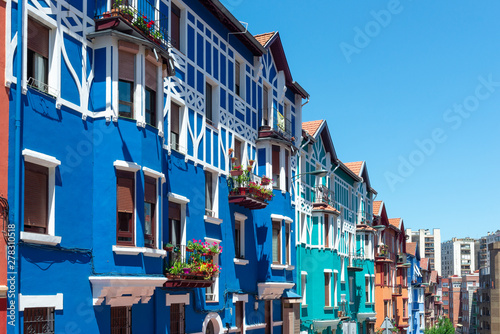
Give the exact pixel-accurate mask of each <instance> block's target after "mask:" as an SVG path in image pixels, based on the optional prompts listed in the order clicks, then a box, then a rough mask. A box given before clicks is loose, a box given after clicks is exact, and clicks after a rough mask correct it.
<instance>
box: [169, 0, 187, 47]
mask: <svg viewBox="0 0 500 334" xmlns="http://www.w3.org/2000/svg"><path fill="white" fill-rule="evenodd" d="M171 3H173V4H175V5H176V6H177V7H178V8H179V9H180V10H181V17H180V22H179V39H180V40H179V49H176V48H174V47H172V50H177V51H178V52H180V53H182V54H184V55H186V54H187V28H188V24H187V9H186V6H185V5H183V4H182V3H181V2H180V1H176V0H172V1H171ZM168 14H169V15H170V16H169V20H168V26H169V31H172V20H171V19H170V18H171V17H172V7H169V13H168ZM169 37H170V36H169Z"/></svg>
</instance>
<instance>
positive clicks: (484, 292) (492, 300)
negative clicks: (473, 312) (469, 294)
mask: <svg viewBox="0 0 500 334" xmlns="http://www.w3.org/2000/svg"><path fill="white" fill-rule="evenodd" d="M488 252H489V259H490V260H489V263H490V265H489V267H486V268H481V270H480V272H479V290H478V293H477V294H478V309H479V315H478V322H479V331H478V333H479V334H483V333H484V334H486V333H500V289H498V288H497V287H499V286H500V241H497V242H493V243H491V244H489V245H488Z"/></svg>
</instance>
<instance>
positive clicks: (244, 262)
mask: <svg viewBox="0 0 500 334" xmlns="http://www.w3.org/2000/svg"><path fill="white" fill-rule="evenodd" d="M233 261H234V264H237V265H239V266H246V265H247V264H248V263H250V261H248V260H245V259H238V258H234V259H233Z"/></svg>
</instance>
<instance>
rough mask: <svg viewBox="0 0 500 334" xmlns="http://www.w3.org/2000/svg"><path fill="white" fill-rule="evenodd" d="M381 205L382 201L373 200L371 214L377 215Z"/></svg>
mask: <svg viewBox="0 0 500 334" xmlns="http://www.w3.org/2000/svg"><path fill="white" fill-rule="evenodd" d="M381 206H382V201H375V202H373V214H374V215H377V216H378V214H379V211H380V207H381Z"/></svg>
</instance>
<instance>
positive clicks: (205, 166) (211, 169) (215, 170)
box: [203, 165, 220, 175]
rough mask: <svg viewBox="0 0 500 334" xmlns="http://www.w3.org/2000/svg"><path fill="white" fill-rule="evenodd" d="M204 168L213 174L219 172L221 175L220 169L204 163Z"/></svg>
mask: <svg viewBox="0 0 500 334" xmlns="http://www.w3.org/2000/svg"><path fill="white" fill-rule="evenodd" d="M203 170H204V171H207V172H210V173H212V174H217V175H219V173H220V170H218V169H216V168H214V167H212V166H210V165H203Z"/></svg>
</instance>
